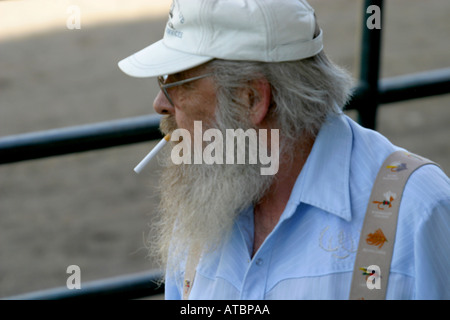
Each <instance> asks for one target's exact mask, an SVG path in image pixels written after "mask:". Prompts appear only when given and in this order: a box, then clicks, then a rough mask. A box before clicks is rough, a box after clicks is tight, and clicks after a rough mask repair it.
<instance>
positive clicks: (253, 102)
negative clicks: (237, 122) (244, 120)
mask: <svg viewBox="0 0 450 320" xmlns="http://www.w3.org/2000/svg"><path fill="white" fill-rule="evenodd" d="M251 86H252V87H253V90H252V91H250V92H249V107H250V109H249V116H250V121H251V122H252V123H253V125H255V126H256V125H260V124H261V123H262V122H263V121H264V120H265V118H266V116H267V114H268V112H269V107H270V104H271V97H272V92H271V88H270V84H269V82H268V81H267V80H266V79H264V78H261V79H258V80H254V81H252V82H251Z"/></svg>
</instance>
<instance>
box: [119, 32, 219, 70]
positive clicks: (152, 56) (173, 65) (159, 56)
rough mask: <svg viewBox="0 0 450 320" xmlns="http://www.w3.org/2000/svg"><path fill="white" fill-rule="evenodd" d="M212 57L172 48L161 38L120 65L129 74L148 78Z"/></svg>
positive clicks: (203, 61)
mask: <svg viewBox="0 0 450 320" xmlns="http://www.w3.org/2000/svg"><path fill="white" fill-rule="evenodd" d="M212 59H213V58H212V57H206V56H198V55H193V54H190V53H185V52H181V51H178V50H174V49H171V48H169V47H167V46H166V45H165V44H164V42H163V40H160V41H158V42H155V43H153V44H152V45H150V46H148V47H146V48H144V49H142V50H140V51H138V52H136V53H134V54H132V55H131V56H129V57H127V58H125V59H123V60H122V61H120V62H119V64H118V65H119V68H120V69H121V70H122V71H123V72H124V73H126V74H127V75H129V76H132V77H137V78H147V77H156V76H162V75H167V74H174V73H177V72H181V71H185V70H188V69H191V68H194V67H196V66H199V65H201V64H203V63H205V62H208V61H210V60H212Z"/></svg>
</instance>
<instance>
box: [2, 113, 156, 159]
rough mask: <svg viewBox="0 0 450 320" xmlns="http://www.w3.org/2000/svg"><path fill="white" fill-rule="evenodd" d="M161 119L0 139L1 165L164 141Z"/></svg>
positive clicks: (104, 123) (97, 125)
mask: <svg viewBox="0 0 450 320" xmlns="http://www.w3.org/2000/svg"><path fill="white" fill-rule="evenodd" d="M160 119H161V116H159V115H148V116H141V117H135V118H127V119H120V120H114V121H107V122H101V123H95V124H88V125H82V126H74V127H66V128H62V129H53V130H48V131H40V132H32V133H25V134H18V135H12V136H7V137H2V138H0V164H6V163H12V162H18V161H24V160H32V159H39V158H44V157H51V156H56V155H64V154H70V153H77V152H83V151H90V150H97V149H103V148H109V147H115V146H120V145H125V144H132V143H138V142H143V141H150V140H155V139H158V138H161V137H162V135H161V133H160V131H159V122H160Z"/></svg>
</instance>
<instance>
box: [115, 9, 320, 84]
mask: <svg viewBox="0 0 450 320" xmlns="http://www.w3.org/2000/svg"><path fill="white" fill-rule="evenodd" d="M315 26H316V23H315V16H314V9H313V8H312V7H311V6H310V5H309V4H308V3H307V2H306V1H304V0H216V1H213V0H173V3H172V6H171V9H170V12H169V20H168V22H167V25H166V29H165V32H164V37H163V39H162V40H160V41H157V42H155V43H154V44H152V45H150V46H148V47H146V48H144V49H142V50H140V51H138V52H136V53H134V54H133V55H131V56H129V57H128V58H125V59H123V60H122V61H120V62H119V68H120V69H121V70H122V71H123V72H125V73H126V74H128V75H130V76H133V77H139V78H144V77H155V76H162V75H167V74H173V73H177V72H181V71H184V70H188V69H191V68H193V67H196V66H199V65H201V64H203V63H205V62H207V61H210V60H212V59H214V58H218V59H226V60H250V61H263V62H281V61H292V60H300V59H304V58H308V57H312V56H314V55H316V54H317V53H319V52H320V51H321V50H322V49H323V42H322V31H320V34H319V35H318V36H317V37H315V38H314V31H315Z"/></svg>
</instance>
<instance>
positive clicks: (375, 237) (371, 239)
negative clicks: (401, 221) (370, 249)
mask: <svg viewBox="0 0 450 320" xmlns="http://www.w3.org/2000/svg"><path fill="white" fill-rule="evenodd" d="M385 242H388V240H387V239H386V236H385V235H384V233H383V231H382V230H381V229H377V230H376V231H375V232H374V233H369V234H368V235H367V238H366V243H367V244H368V245H371V246H378V249H381V248H382V247H383V245H384V243H385Z"/></svg>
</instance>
